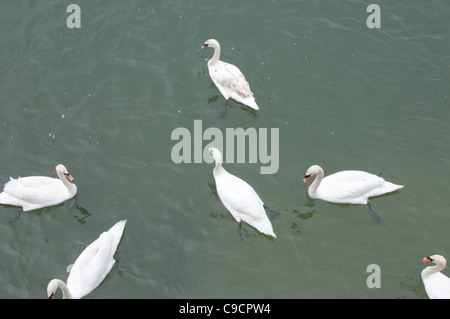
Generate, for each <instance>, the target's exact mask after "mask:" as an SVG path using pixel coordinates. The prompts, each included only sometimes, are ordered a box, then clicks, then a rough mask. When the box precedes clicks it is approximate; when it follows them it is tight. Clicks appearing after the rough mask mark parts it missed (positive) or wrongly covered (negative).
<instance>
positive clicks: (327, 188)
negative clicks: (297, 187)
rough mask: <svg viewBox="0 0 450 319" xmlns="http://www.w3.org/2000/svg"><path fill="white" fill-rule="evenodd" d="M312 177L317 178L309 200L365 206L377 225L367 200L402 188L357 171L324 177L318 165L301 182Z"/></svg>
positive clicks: (375, 216)
mask: <svg viewBox="0 0 450 319" xmlns="http://www.w3.org/2000/svg"><path fill="white" fill-rule="evenodd" d="M314 175H317V177H316V179H315V180H314V181H313V183H312V184H311V185H310V186H309V188H308V195H309V196H310V197H311V198H314V199H321V200H324V201H327V202H331V203H341V204H363V205H367V206H368V207H369V214H370V215H371V216H372V217H373V218H374V219H375V221H376V222H377V223H378V224H380V223H381V218H380V217H379V216H378V214H377V213H376V212H375V211H373V209H372V206H371V204H370V203H369V198H370V197H374V196H379V195H382V194H386V193H390V192H393V191H396V190H398V189H401V188H403V185H396V184H393V183H391V182H387V181H385V180H384V179H383V178H382V177H380V176H377V175H374V174H370V173H367V172H364V171H357V170H348V171H340V172H337V173H334V174H332V175H328V176H326V177H324V171H323V169H322V168H321V167H320V166H319V165H312V166H311V167H310V168H308V170H307V171H306V173H305V176H304V178H303V182H304V183H306V182H307V181H308V179H309V178H310V177H311V176H314Z"/></svg>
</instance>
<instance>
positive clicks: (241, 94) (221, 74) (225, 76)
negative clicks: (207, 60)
mask: <svg viewBox="0 0 450 319" xmlns="http://www.w3.org/2000/svg"><path fill="white" fill-rule="evenodd" d="M219 62H220V63H219V64H218V66H217V67H214V68H213V69H212V70H211V72H210V74H211V78H212V79H213V81H214V83H215V84H216V86H217V87H218V88H219V90H220V91H221V92H222V94H224V92H223V91H222V90H226V91H227V93H228V95H229V96H232V95H233V93H234V94H236V96H234V97H233V98H235V99H238V98H244V99H245V98H248V97H251V96H253V93H252V91H251V90H250V85H249V84H248V82H247V80H246V78H245V76H244V74H242V72H241V71H240V70H239V68H238V67H237V66H235V65H233V64H230V63H226V62H222V61H219ZM224 96H226V95H225V94H224Z"/></svg>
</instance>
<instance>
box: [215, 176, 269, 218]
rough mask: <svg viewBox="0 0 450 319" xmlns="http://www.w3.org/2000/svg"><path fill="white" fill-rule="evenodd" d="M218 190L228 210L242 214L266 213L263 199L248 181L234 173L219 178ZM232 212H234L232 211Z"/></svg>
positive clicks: (255, 214)
mask: <svg viewBox="0 0 450 319" xmlns="http://www.w3.org/2000/svg"><path fill="white" fill-rule="evenodd" d="M217 183H218V186H217V192H218V194H219V197H220V199H221V200H222V203H223V204H224V205H225V207H227V209H228V210H234V211H237V212H239V213H241V214H249V213H250V212H253V214H251V215H252V216H253V217H258V213H259V214H261V217H263V216H262V214H265V211H264V208H263V205H264V203H263V201H262V200H261V199H260V197H259V196H258V194H257V193H256V191H255V190H254V189H253V187H251V186H250V185H249V184H248V183H247V182H245V181H244V180H242V179H240V178H239V177H236V176H234V175H232V174H227V175H226V176H223V177H222V178H221V179H219V180H218V182H217ZM231 213H232V212H231Z"/></svg>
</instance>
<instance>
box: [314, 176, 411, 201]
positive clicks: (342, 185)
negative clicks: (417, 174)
mask: <svg viewBox="0 0 450 319" xmlns="http://www.w3.org/2000/svg"><path fill="white" fill-rule="evenodd" d="M402 187H403V186H402V185H396V184H393V183H391V182H387V181H385V180H384V179H383V178H382V177H379V176H377V175H374V174H370V173H367V172H364V171H357V170H348V171H341V172H337V173H334V174H332V175H328V176H326V177H324V178H323V180H322V182H321V183H320V185H319V187H318V189H317V196H318V197H319V198H321V199H324V200H327V201H330V202H334V203H349V204H367V201H368V198H369V197H374V196H379V195H382V194H386V193H390V192H393V191H395V190H397V189H400V188H402Z"/></svg>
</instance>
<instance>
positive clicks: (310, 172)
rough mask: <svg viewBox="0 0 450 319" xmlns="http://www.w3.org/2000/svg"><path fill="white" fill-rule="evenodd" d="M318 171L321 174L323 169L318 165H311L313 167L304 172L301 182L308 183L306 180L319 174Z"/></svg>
mask: <svg viewBox="0 0 450 319" xmlns="http://www.w3.org/2000/svg"><path fill="white" fill-rule="evenodd" d="M320 171H322V172H323V169H322V167H320V166H319V165H313V166H311V167H310V168H308V170H307V171H306V173H305V176H304V178H303V182H304V183H306V182H307V181H308V179H309V178H310V177H311V176H314V175H317V174H319V172H320Z"/></svg>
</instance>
